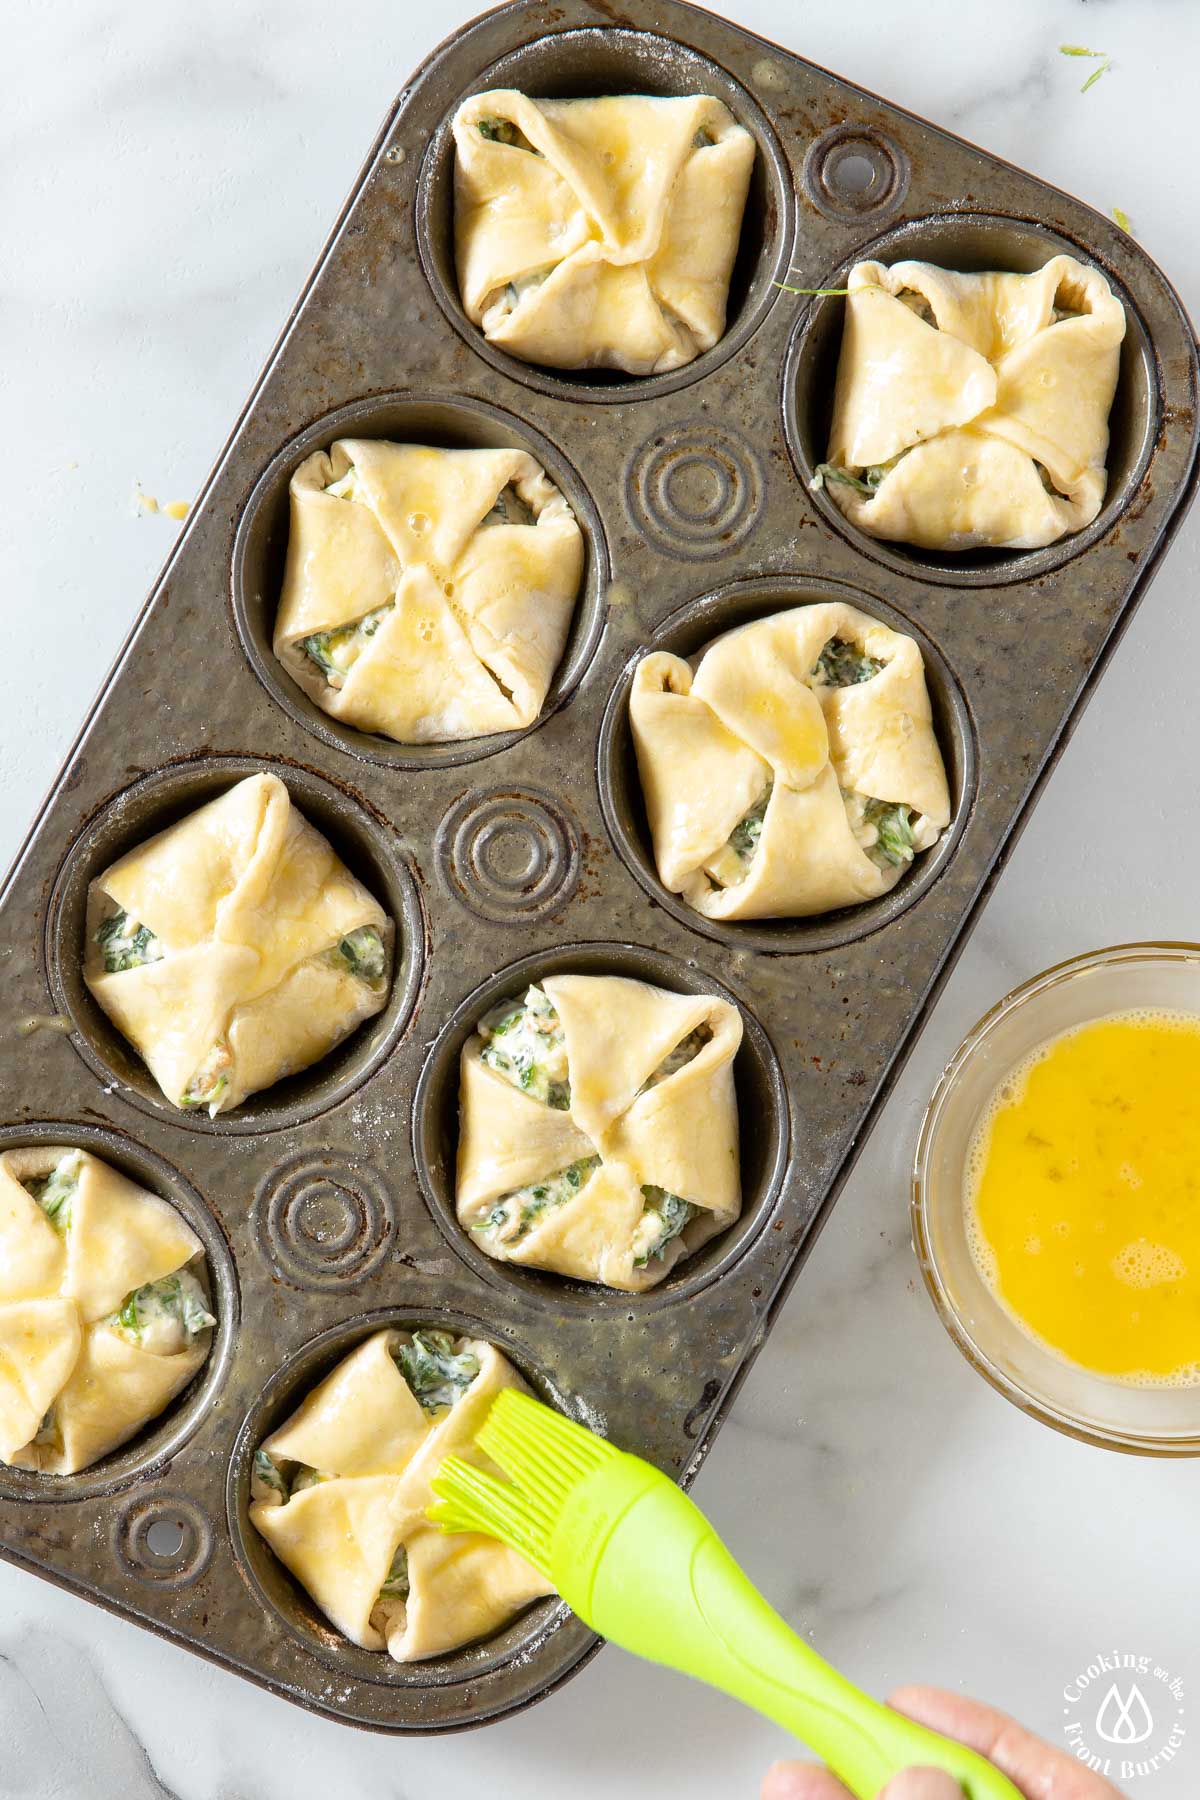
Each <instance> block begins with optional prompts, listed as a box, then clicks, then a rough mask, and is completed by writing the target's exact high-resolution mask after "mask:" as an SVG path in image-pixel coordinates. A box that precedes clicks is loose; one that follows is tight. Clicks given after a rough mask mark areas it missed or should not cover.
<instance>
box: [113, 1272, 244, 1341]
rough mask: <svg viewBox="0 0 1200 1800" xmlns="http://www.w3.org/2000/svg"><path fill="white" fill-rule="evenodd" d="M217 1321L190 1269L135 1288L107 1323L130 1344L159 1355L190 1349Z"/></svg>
mask: <svg viewBox="0 0 1200 1800" xmlns="http://www.w3.org/2000/svg"><path fill="white" fill-rule="evenodd" d="M216 1322H217V1321H216V1319H215V1318H214V1317H213V1315H212V1313H210V1312H209V1310H208V1301H207V1297H206V1295H205V1292H204V1289H203V1288H202V1287H201V1286H200V1283H199V1282H198V1281H197V1280H196V1277H195V1276H194V1275H193V1274H191V1272H190V1271H189V1270H187V1269H181V1270H179V1272H178V1273H177V1274H175V1275H164V1276H163V1277H162V1279H161V1280H159V1281H150V1282H147V1283H146V1284H145V1285H144V1286H143V1287H140V1288H134V1290H133V1292H132V1293H130V1294H127V1295H126V1296H125V1299H124V1301H123V1303H122V1305H121V1307H120V1308H119V1310H118V1311H117V1312H115V1313H113V1314H111V1315H110V1317H109V1318H108V1319H107V1320H106V1321H105V1323H106V1324H108V1325H110V1326H112V1327H113V1329H114V1330H115V1331H117V1332H118V1333H119V1334H120V1336H121V1337H123V1338H125V1339H126V1341H127V1342H129V1343H133V1344H137V1345H139V1346H140V1347H141V1348H142V1349H143V1350H147V1351H149V1352H150V1353H151V1354H152V1355H155V1356H171V1355H175V1354H177V1353H178V1352H179V1351H181V1350H186V1349H190V1347H191V1346H192V1345H193V1344H194V1343H195V1342H196V1340H197V1338H199V1337H200V1336H201V1335H202V1334H203V1333H204V1332H206V1331H209V1330H211V1328H212V1327H213V1326H214V1325H215V1324H216Z"/></svg>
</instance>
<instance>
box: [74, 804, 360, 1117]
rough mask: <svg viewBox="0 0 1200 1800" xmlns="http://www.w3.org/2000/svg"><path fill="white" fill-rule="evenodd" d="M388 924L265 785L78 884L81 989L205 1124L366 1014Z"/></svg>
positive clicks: (324, 1047)
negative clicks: (82, 900)
mask: <svg viewBox="0 0 1200 1800" xmlns="http://www.w3.org/2000/svg"><path fill="white" fill-rule="evenodd" d="M394 938H395V927H394V925H393V923H392V921H391V919H390V918H389V917H388V916H387V914H386V913H385V912H384V910H383V908H382V907H381V906H380V905H379V903H378V901H377V900H375V899H374V898H373V896H372V895H371V894H369V893H368V891H367V889H366V888H365V887H364V886H363V885H362V883H361V882H360V881H358V880H356V879H355V877H354V876H353V875H351V873H350V871H349V870H348V869H347V868H346V867H345V865H344V864H343V863H342V861H341V860H340V858H339V857H338V856H337V855H336V854H335V852H334V850H333V849H332V847H331V846H330V844H329V843H328V842H327V841H326V839H325V838H323V837H322V836H321V834H320V832H319V831H317V830H315V829H314V827H313V826H312V825H310V824H309V822H308V820H307V819H305V818H304V816H303V815H302V814H301V813H300V812H299V810H298V809H297V808H296V807H294V806H293V805H292V802H291V799H290V796H289V794H288V791H287V788H286V787H285V786H284V784H283V782H282V781H280V780H279V779H278V777H276V776H274V775H266V774H263V775H251V776H249V777H247V779H246V780H244V781H240V782H238V783H237V784H236V785H235V786H234V787H232V788H230V789H229V791H228V792H227V793H225V794H222V795H221V796H220V798H219V799H216V800H211V801H209V803H208V804H207V805H206V806H202V807H200V808H199V809H198V810H197V811H196V812H194V813H190V814H189V815H188V816H187V818H184V819H181V820H180V821H179V823H178V824H176V825H171V826H169V827H168V828H167V830H166V831H161V832H159V833H158V834H157V835H156V836H155V837H152V838H149V839H148V840H147V841H146V842H145V843H144V844H139V845H138V846H137V847H136V848H135V849H133V850H131V851H129V852H128V853H127V854H126V855H125V856H123V857H121V858H120V860H119V861H118V862H115V863H114V864H113V865H112V867H111V868H109V869H107V870H105V872H104V873H103V874H102V875H100V876H98V877H97V879H96V880H95V881H93V882H92V884H91V888H90V890H89V893H88V909H87V939H86V943H85V947H84V949H85V954H84V980H85V981H86V982H87V985H88V987H89V988H90V990H91V992H92V994H93V995H94V996H95V998H96V1000H97V1001H98V1003H99V1004H100V1006H102V1007H103V1009H104V1011H105V1012H106V1013H107V1014H108V1015H109V1017H110V1018H111V1019H112V1020H113V1022H114V1024H115V1025H116V1026H117V1027H118V1029H119V1030H120V1031H121V1032H122V1033H123V1034H124V1036H125V1037H126V1038H128V1040H129V1041H130V1043H131V1044H132V1045H133V1046H134V1048H135V1049H136V1050H137V1052H138V1054H139V1055H140V1056H141V1057H142V1059H143V1061H144V1062H145V1063H146V1065H147V1066H148V1068H149V1069H150V1072H151V1074H152V1075H153V1076H154V1079H155V1080H156V1081H157V1083H158V1085H159V1087H160V1088H161V1090H162V1092H163V1094H164V1095H165V1097H166V1098H167V1099H168V1100H169V1101H170V1102H171V1104H172V1105H173V1106H176V1107H179V1108H180V1109H181V1110H184V1111H187V1110H190V1109H193V1108H197V1109H198V1108H201V1107H203V1108H205V1109H206V1110H207V1112H208V1113H209V1114H210V1115H211V1116H212V1117H215V1116H216V1115H217V1114H218V1113H221V1112H227V1111H229V1110H231V1109H232V1108H233V1107H235V1106H239V1105H240V1104H241V1102H242V1101H243V1100H245V1099H246V1098H247V1096H248V1095H250V1094H253V1093H256V1092H258V1091H259V1090H261V1089H263V1088H267V1087H270V1086H271V1085H272V1084H273V1083H274V1082H276V1081H279V1080H281V1079H282V1078H283V1077H284V1076H285V1075H290V1074H293V1073H295V1072H296V1071H297V1070H300V1069H306V1068H308V1067H309V1066H310V1065H311V1064H312V1063H314V1062H317V1061H318V1060H319V1059H320V1058H321V1057H322V1056H325V1055H326V1054H327V1053H328V1052H329V1051H330V1050H331V1049H333V1047H334V1046H335V1045H336V1044H338V1043H340V1042H341V1041H342V1039H343V1038H345V1037H347V1036H349V1034H350V1033H351V1032H352V1031H354V1030H355V1029H356V1028H357V1027H358V1026H359V1025H360V1024H362V1022H363V1021H364V1020H365V1019H369V1018H371V1017H373V1016H374V1014H376V1013H377V1012H379V1011H381V1010H382V1008H383V1007H384V1006H385V1005H386V1003H387V997H388V991H389V989H390V986H391V968H392V946H393V942H394Z"/></svg>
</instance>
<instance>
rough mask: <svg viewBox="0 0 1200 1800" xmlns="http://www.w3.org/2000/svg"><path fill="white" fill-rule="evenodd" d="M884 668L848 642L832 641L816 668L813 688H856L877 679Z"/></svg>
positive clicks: (873, 658) (833, 638)
mask: <svg viewBox="0 0 1200 1800" xmlns="http://www.w3.org/2000/svg"><path fill="white" fill-rule="evenodd" d="M883 666H884V665H883V664H882V663H881V662H878V661H877V660H876V659H875V657H873V656H868V655H867V653H866V651H865V650H860V649H859V647H858V645H857V644H853V643H851V642H850V640H849V639H848V638H840V637H831V638H830V640H829V642H828V643H827V644H826V645H825V646H824V648H823V649H822V651H821V654H820V656H818V658H817V660H816V663H815V664H814V666H813V671H812V674H811V675H810V676H809V681H810V682H811V684H812V686H813V687H857V686H858V684H859V683H860V682H863V681H870V680H871V678H872V676H875V675H878V673H879V671H880V669H882V668H883Z"/></svg>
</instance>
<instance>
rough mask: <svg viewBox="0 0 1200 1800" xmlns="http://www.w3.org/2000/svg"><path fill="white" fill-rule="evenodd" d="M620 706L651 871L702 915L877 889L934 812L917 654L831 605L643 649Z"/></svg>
mask: <svg viewBox="0 0 1200 1800" xmlns="http://www.w3.org/2000/svg"><path fill="white" fill-rule="evenodd" d="M629 710H630V723H631V726H632V730H633V738H634V745H635V748H636V751H637V760H638V772H639V775H640V777H641V784H642V794H643V798H644V800H645V803H646V814H647V820H648V823H649V826H650V832H651V837H652V840H653V844H654V855H655V861H656V864H657V866H658V872H659V876H660V878H661V880H662V882H663V885H664V886H665V887H667V888H668V889H670V891H671V892H672V893H677V894H680V895H681V896H682V897H683V898H684V899H685V900H686V901H687V902H688V904H689V905H690V906H693V907H695V908H696V910H697V911H698V912H701V913H704V914H705V915H706V916H707V917H709V918H715V919H762V918H780V917H804V916H808V915H812V914H816V913H821V912H826V911H829V910H830V909H831V908H834V907H842V906H853V905H856V904H858V903H859V902H861V901H863V900H871V899H876V898H878V897H879V896H880V895H881V894H885V893H887V892H888V891H889V890H890V889H891V888H893V887H894V886H895V885H896V883H897V881H899V879H900V877H901V876H902V875H903V874H904V873H905V871H906V870H907V869H908V868H909V867H910V866H911V864H912V863H913V861H914V860H915V858H916V857H917V856H919V855H920V854H921V853H922V852H924V851H926V850H928V849H931V848H932V846H933V845H934V844H935V843H936V842H937V840H938V838H939V837H940V835H941V833H942V832H943V831H944V830H945V828H946V826H947V825H948V824H949V821H950V795H949V789H948V787H947V783H946V773H945V768H944V765H943V763H942V757H941V752H940V750H939V748H938V743H937V738H936V736H935V734H934V730H933V715H932V710H931V708H930V703H929V694H928V691H927V689H926V685H925V670H924V664H923V662H922V659H921V652H920V650H919V649H918V647H917V645H916V643H915V641H914V640H913V639H912V638H910V637H906V636H904V635H903V634H902V633H900V632H897V631H893V630H892V629H891V627H890V626H888V625H884V624H882V623H881V622H880V621H879V620H877V619H873V618H871V617H870V616H869V615H868V614H866V613H862V612H859V611H858V610H857V609H856V608H854V607H850V606H846V605H844V604H842V603H841V602H836V601H835V602H832V603H827V604H822V605H815V606H800V607H795V608H793V609H792V610H790V611H786V612H780V613H775V614H772V615H771V616H770V617H768V618H764V619H759V620H756V621H755V622H754V623H752V624H749V625H741V626H738V627H737V628H736V629H735V630H733V631H729V632H726V633H725V634H724V636H722V637H720V638H717V639H716V640H715V641H714V642H713V643H711V644H709V645H708V646H707V648H706V649H705V650H703V651H702V652H701V653H700V655H699V656H698V657H697V658H695V659H694V661H693V662H692V663H689V662H685V661H684V660H683V658H681V657H678V656H672V655H670V654H668V653H666V652H664V651H656V652H654V653H652V654H651V655H649V656H646V657H644V658H643V660H642V661H641V662H640V663H639V665H638V667H637V670H636V672H635V674H634V679H633V687H632V691H631V695H630V702H629Z"/></svg>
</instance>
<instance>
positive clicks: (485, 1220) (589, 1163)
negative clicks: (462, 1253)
mask: <svg viewBox="0 0 1200 1800" xmlns="http://www.w3.org/2000/svg"><path fill="white" fill-rule="evenodd" d="M599 1167H600V1158H599V1157H598V1156H584V1157H581V1158H580V1159H579V1161H578V1162H573V1163H569V1164H568V1165H567V1167H566V1168H565V1169H559V1170H558V1171H557V1172H556V1173H555V1174H553V1175H547V1177H546V1178H545V1180H544V1181H534V1182H530V1183H529V1185H528V1186H526V1187H519V1188H513V1189H512V1191H511V1193H507V1194H502V1195H501V1196H500V1198H499V1200H494V1201H491V1202H490V1203H489V1204H488V1206H487V1208H486V1209H485V1211H484V1213H483V1214H482V1216H481V1217H480V1218H479V1219H478V1220H477V1221H476V1223H475V1224H473V1225H472V1227H471V1230H472V1231H479V1232H486V1233H487V1235H488V1236H489V1237H490V1239H491V1240H492V1242H493V1243H496V1244H504V1245H506V1246H509V1245H512V1244H519V1243H520V1241H521V1239H522V1238H524V1237H528V1235H529V1233H530V1232H531V1231H532V1230H533V1228H534V1226H535V1225H539V1224H540V1223H541V1221H542V1219H543V1218H544V1217H545V1215H546V1214H547V1213H549V1212H553V1211H554V1209H555V1208H556V1207H559V1206H562V1205H563V1204H564V1203H565V1202H566V1201H568V1200H573V1199H574V1197H575V1195H576V1194H577V1193H578V1192H579V1190H580V1189H581V1188H582V1187H583V1186H584V1185H585V1184H586V1183H587V1182H588V1181H589V1180H590V1179H591V1177H592V1176H593V1175H594V1174H595V1172H596V1170H597V1169H598V1168H599Z"/></svg>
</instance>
